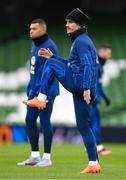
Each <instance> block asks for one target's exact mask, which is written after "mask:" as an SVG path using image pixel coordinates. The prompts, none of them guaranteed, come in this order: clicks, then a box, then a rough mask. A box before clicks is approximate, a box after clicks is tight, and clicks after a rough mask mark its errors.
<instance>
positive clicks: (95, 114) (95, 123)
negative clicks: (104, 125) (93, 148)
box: [90, 102, 101, 145]
mask: <svg viewBox="0 0 126 180" xmlns="http://www.w3.org/2000/svg"><path fill="white" fill-rule="evenodd" d="M90 122H91V123H90V124H91V129H92V131H93V134H94V136H95V140H96V144H97V145H98V144H101V129H100V128H101V127H100V113H99V107H98V103H97V102H94V103H93V104H92V105H91V121H90Z"/></svg>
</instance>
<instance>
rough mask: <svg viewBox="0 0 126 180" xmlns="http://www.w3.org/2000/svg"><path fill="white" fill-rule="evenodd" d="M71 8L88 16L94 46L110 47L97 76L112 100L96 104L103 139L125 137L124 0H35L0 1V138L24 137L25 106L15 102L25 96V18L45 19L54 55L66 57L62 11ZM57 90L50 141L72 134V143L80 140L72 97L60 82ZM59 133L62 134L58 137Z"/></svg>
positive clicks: (27, 47)
mask: <svg viewBox="0 0 126 180" xmlns="http://www.w3.org/2000/svg"><path fill="white" fill-rule="evenodd" d="M57 7H59V8H57ZM76 7H79V8H80V9H82V10H84V11H85V12H86V13H87V14H89V16H90V17H91V19H92V20H91V21H90V23H89V28H88V33H89V35H90V36H91V38H92V39H93V41H94V43H95V46H96V48H97V47H98V46H99V45H100V44H102V43H107V44H109V45H110V46H111V47H112V59H111V60H110V61H109V62H107V64H106V65H105V75H104V77H103V84H104V88H105V91H106V93H107V94H108V96H109V97H110V99H111V102H112V103H111V106H110V107H106V105H105V104H104V102H102V103H101V107H100V108H101V117H102V121H101V124H102V134H103V140H105V141H107V142H109V141H111V142H121V141H122V142H126V136H125V133H124V132H125V129H126V80H125V79H126V23H125V20H126V1H125V0H112V1H109V0H106V1H98V0H95V1H93V0H85V1H83V0H80V1H74V2H72V4H71V1H70V2H68V1H62V2H61V1H56V0H54V1H48V0H36V1H35V3H33V4H32V3H31V1H30V0H27V1H24V0H22V1H19V0H11V1H8V2H6V1H2V2H1V4H0V15H1V22H0V143H3V142H7V143H9V142H26V141H27V137H26V129H25V120H24V118H25V111H26V110H25V106H24V105H22V103H21V101H22V99H23V98H26V94H25V85H26V83H27V81H28V79H29V73H28V71H29V66H28V59H29V52H30V47H31V40H30V38H29V24H30V22H31V21H32V20H33V19H35V18H43V19H45V21H46V22H47V24H48V33H49V35H50V37H51V38H52V39H53V40H54V41H55V42H56V44H57V46H58V47H59V54H60V55H61V56H62V57H64V58H68V56H69V49H70V46H71V42H70V39H69V38H68V37H67V35H66V31H65V15H66V14H67V13H68V12H69V11H71V10H72V9H74V8H76ZM60 92H61V96H60V97H57V98H56V101H55V105H54V111H53V114H52V124H53V126H54V129H55V132H56V134H57V135H59V137H60V138H59V140H56V139H58V138H57V137H56V136H55V138H54V141H55V142H58V141H59V142H63V141H65V142H69V141H68V139H69V138H70V137H72V136H73V135H75V136H76V138H77V139H76V141H75V142H79V143H80V142H81V140H80V139H78V133H77V132H76V127H75V124H76V123H75V115H74V110H73V102H72V97H71V95H70V93H68V92H66V90H65V89H64V88H63V87H62V86H61V85H60ZM56 127H57V129H58V130H56ZM61 129H62V130H61ZM110 132H111V133H110ZM71 134H72V136H71ZM68 135H69V136H68ZM62 136H64V137H65V138H66V139H65V140H62V138H61V137H62ZM16 138H17V139H16ZM71 141H72V140H71ZM72 142H73V141H72Z"/></svg>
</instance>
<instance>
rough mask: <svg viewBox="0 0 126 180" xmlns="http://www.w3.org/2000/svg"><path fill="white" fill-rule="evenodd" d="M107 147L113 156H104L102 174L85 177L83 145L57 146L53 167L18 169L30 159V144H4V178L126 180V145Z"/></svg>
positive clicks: (0, 172) (0, 173) (0, 168)
mask: <svg viewBox="0 0 126 180" xmlns="http://www.w3.org/2000/svg"><path fill="white" fill-rule="evenodd" d="M41 146H42V145H41ZM106 147H108V148H110V149H111V150H112V152H113V154H112V155H110V156H100V164H101V166H102V172H101V173H100V174H88V175H84V174H83V175H82V174H80V171H81V170H82V169H83V168H84V167H85V166H86V165H87V155H86V153H85V152H83V145H65V144H64V145H53V148H52V160H53V166H52V167H49V168H41V167H29V166H27V167H26V166H25V167H18V166H16V163H17V162H19V161H22V160H24V159H25V158H27V157H28V155H29V151H30V147H29V145H28V144H25V145H14V144H12V145H0V179H126V171H125V167H126V166H125V162H126V153H125V152H126V145H122V144H108V145H107V144H106Z"/></svg>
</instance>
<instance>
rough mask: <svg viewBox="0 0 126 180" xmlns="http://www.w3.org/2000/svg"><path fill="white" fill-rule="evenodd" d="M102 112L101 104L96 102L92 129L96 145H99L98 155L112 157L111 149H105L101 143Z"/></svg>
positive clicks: (92, 108)
mask: <svg viewBox="0 0 126 180" xmlns="http://www.w3.org/2000/svg"><path fill="white" fill-rule="evenodd" d="M100 122H101V121H100V111H99V104H98V102H97V101H95V102H94V103H93V104H92V107H91V129H92V131H93V133H94V136H95V140H96V145H97V153H98V154H101V155H110V154H112V151H111V150H110V149H106V148H104V145H103V144H102V141H101V123H100Z"/></svg>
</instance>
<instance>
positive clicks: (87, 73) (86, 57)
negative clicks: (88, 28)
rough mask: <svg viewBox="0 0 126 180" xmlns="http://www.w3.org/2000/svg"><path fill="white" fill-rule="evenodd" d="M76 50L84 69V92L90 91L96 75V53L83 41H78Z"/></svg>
mask: <svg viewBox="0 0 126 180" xmlns="http://www.w3.org/2000/svg"><path fill="white" fill-rule="evenodd" d="M76 49H77V53H78V56H79V58H80V61H81V66H82V69H83V90H87V89H90V87H91V82H92V78H93V76H94V75H95V74H94V73H95V72H94V70H93V66H94V64H96V59H97V56H96V52H95V50H93V49H91V48H89V47H88V45H87V44H86V42H85V41H83V40H80V41H78V43H77V48H76Z"/></svg>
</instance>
